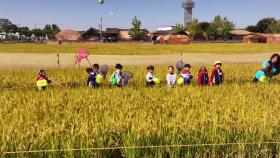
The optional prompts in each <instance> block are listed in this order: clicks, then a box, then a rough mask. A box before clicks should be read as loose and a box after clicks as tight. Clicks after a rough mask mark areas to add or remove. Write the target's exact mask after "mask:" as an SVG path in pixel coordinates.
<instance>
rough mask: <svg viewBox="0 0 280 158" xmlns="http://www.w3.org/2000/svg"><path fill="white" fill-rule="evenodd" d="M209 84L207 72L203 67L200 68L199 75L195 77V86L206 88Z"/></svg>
mask: <svg viewBox="0 0 280 158" xmlns="http://www.w3.org/2000/svg"><path fill="white" fill-rule="evenodd" d="M208 84H209V76H208V71H207V68H206V67H205V66H202V67H200V69H199V73H198V76H197V85H198V86H207V85H208Z"/></svg>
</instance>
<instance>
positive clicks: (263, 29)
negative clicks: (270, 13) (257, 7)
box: [247, 18, 280, 33]
mask: <svg viewBox="0 0 280 158" xmlns="http://www.w3.org/2000/svg"><path fill="white" fill-rule="evenodd" d="M247 30H248V31H250V32H256V33H280V20H278V21H277V20H276V19H275V18H264V19H262V20H260V21H259V22H258V23H257V24H256V25H250V26H248V27H247Z"/></svg>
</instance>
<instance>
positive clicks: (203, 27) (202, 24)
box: [199, 22, 210, 33]
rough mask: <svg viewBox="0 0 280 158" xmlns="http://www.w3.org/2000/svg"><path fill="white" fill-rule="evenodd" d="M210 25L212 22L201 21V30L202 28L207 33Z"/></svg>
mask: <svg viewBox="0 0 280 158" xmlns="http://www.w3.org/2000/svg"><path fill="white" fill-rule="evenodd" d="M209 26H210V23H209V22H200V23H199V27H200V28H201V30H202V31H203V32H205V33H206V32H207V31H208V29H209Z"/></svg>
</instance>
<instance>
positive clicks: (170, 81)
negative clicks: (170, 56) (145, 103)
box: [146, 61, 224, 87]
mask: <svg viewBox="0 0 280 158" xmlns="http://www.w3.org/2000/svg"><path fill="white" fill-rule="evenodd" d="M221 66H222V63H221V62H220V61H216V62H215V64H214V68H213V70H212V72H211V74H210V77H209V75H208V71H207V68H206V67H205V66H202V67H200V69H199V73H198V76H197V85H199V86H207V85H221V84H223V82H224V72H223V71H222V69H221ZM177 69H178V71H177V73H175V68H174V67H173V66H169V67H168V74H167V75H166V81H167V86H168V87H174V86H175V85H176V84H178V85H190V84H191V80H192V79H193V75H192V74H191V71H190V70H191V65H190V64H185V65H184V68H183V69H181V68H177ZM147 70H148V73H147V75H146V84H147V86H148V87H152V86H154V85H156V84H158V83H159V79H158V78H156V76H155V74H154V71H155V68H154V66H148V67H147Z"/></svg>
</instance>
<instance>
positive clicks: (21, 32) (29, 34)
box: [17, 27, 31, 37]
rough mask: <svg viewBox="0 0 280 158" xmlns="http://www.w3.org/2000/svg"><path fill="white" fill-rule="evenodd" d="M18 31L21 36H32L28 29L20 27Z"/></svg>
mask: <svg viewBox="0 0 280 158" xmlns="http://www.w3.org/2000/svg"><path fill="white" fill-rule="evenodd" d="M17 31H18V33H19V34H20V35H25V36H27V37H29V36H31V31H30V30H29V28H28V27H18V29H17Z"/></svg>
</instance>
